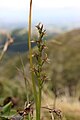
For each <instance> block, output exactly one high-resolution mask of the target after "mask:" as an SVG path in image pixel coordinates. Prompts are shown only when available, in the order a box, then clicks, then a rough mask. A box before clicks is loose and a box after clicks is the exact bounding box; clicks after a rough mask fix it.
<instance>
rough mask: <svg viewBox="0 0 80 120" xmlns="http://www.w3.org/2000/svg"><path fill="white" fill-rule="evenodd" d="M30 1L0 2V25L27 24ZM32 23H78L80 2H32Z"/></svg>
mask: <svg viewBox="0 0 80 120" xmlns="http://www.w3.org/2000/svg"><path fill="white" fill-rule="evenodd" d="M29 2H30V0H0V24H1V23H8V22H9V23H11V22H14V23H18V22H28V13H29ZM32 18H33V22H34V23H36V22H38V21H41V22H45V23H46V24H50V23H53V24H55V23H64V24H66V23H68V22H69V23H72V22H73V23H75V22H80V0H33V15H32Z"/></svg>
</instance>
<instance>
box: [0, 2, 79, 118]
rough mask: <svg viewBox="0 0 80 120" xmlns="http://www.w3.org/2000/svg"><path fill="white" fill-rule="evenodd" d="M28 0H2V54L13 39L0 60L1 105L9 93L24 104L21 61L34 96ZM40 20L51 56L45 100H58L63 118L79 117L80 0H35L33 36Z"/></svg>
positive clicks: (44, 101)
mask: <svg viewBox="0 0 80 120" xmlns="http://www.w3.org/2000/svg"><path fill="white" fill-rule="evenodd" d="M29 2H30V1H29V0H0V54H1V53H2V51H3V46H4V45H5V43H6V41H7V40H8V39H9V38H12V39H13V40H14V42H13V44H12V45H10V46H9V48H8V50H7V51H6V53H5V55H4V56H3V59H2V60H1V61H0V105H1V104H2V103H3V100H4V99H5V98H6V97H8V96H11V97H17V98H18V99H21V100H22V101H20V103H21V104H23V103H24V101H25V100H26V90H25V81H24V78H23V74H22V71H21V70H22V64H21V61H23V64H24V66H25V67H24V68H25V74H26V77H27V79H28V83H29V86H30V87H29V97H30V99H31V100H32V99H33V94H32V86H31V81H30V72H29V56H28V44H27V43H28V15H29ZM39 22H41V23H42V24H43V25H44V28H45V29H46V35H45V37H44V39H45V40H46V43H47V46H48V50H47V53H48V58H49V59H50V63H49V64H46V65H45V67H44V69H45V71H46V73H47V75H48V77H49V80H48V81H46V83H45V85H44V88H43V97H42V103H43V104H44V103H45V105H46V104H48V105H53V104H55V107H56V108H60V109H61V110H62V111H63V114H64V120H80V107H79V106H80V0H33V11H32V38H37V32H36V28H35V26H36V25H37V24H38V23H39ZM32 47H35V45H34V44H32ZM46 99H47V100H46ZM46 119H47V118H46Z"/></svg>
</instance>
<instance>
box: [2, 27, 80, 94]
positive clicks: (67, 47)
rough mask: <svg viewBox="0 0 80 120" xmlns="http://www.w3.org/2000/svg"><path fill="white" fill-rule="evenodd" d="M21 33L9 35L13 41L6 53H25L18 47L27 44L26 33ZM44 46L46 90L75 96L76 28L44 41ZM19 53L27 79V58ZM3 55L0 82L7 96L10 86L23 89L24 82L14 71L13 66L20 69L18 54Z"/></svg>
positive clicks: (79, 47) (79, 80)
mask: <svg viewBox="0 0 80 120" xmlns="http://www.w3.org/2000/svg"><path fill="white" fill-rule="evenodd" d="M25 31H26V30H24V29H23V30H22V29H21V30H15V31H13V32H12V33H11V34H12V37H14V38H15V42H14V45H12V46H11V47H10V48H9V50H10V51H12V50H13V51H15V50H16V51H18V50H22V51H25V50H24V49H27V48H24V46H23V44H22V43H24V44H26V42H27V41H26V39H27V35H26V33H27V31H26V32H25ZM55 41H56V42H55ZM16 43H17V45H16ZM19 43H20V44H19ZM47 46H48V49H47V53H48V58H49V59H50V63H49V64H46V65H45V68H44V69H45V71H46V73H47V75H48V76H49V78H50V79H49V81H46V85H47V87H48V88H49V91H53V93H55V94H56V95H62V94H65V93H67V94H68V95H70V96H73V95H74V96H75V95H78V96H79V95H80V93H79V90H80V29H76V30H72V31H69V32H67V33H64V34H61V35H58V36H57V37H55V38H53V39H49V40H48V41H47ZM13 47H14V49H13ZM18 47H19V48H18ZM15 48H16V49H15ZM23 53H24V52H23ZM23 53H22V54H21V58H22V59H23V63H24V66H25V71H26V72H25V73H26V76H27V77H28V78H29V77H30V72H29V59H28V57H27V54H25V53H24V54H23ZM6 55H7V54H5V56H4V58H3V60H2V64H1V66H0V76H1V77H0V81H1V84H2V85H3V86H4V88H5V87H7V89H8V93H10V91H11V90H13V88H14V86H16V88H18V85H19V84H20V86H24V82H23V76H21V74H20V72H19V71H17V69H16V67H18V68H20V69H21V68H22V65H21V60H20V57H19V55H18V54H15V55H13V56H12V57H9V59H8V56H6ZM8 81H9V82H10V83H9V82H8ZM5 82H6V83H5ZM4 83H5V84H4ZM16 83H17V84H16ZM18 83H19V84H18ZM9 84H13V87H12V89H11V88H10V87H8V86H10V85H9ZM44 86H45V85H44ZM47 87H46V88H47ZM44 88H45V87H44ZM9 89H10V90H9ZM18 90H20V88H18ZM20 91H21V90H20ZM10 94H11V93H10Z"/></svg>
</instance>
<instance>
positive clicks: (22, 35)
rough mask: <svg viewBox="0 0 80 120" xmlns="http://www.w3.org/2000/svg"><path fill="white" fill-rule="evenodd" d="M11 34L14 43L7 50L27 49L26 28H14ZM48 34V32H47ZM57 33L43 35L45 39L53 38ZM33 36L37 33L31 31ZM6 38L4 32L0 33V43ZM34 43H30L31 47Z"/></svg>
mask: <svg viewBox="0 0 80 120" xmlns="http://www.w3.org/2000/svg"><path fill="white" fill-rule="evenodd" d="M10 34H11V36H12V37H13V39H14V43H13V44H12V45H11V46H10V47H9V49H8V51H9V52H25V51H27V50H28V44H27V43H28V32H27V29H25V28H24V29H22V28H21V29H20V28H19V29H15V30H13V31H11V33H10ZM47 34H48V33H47ZM58 34H59V33H57V32H54V33H49V34H48V35H47V36H45V39H46V40H49V39H51V38H53V37H54V36H57V35H58ZM33 37H35V38H37V35H36V33H35V32H33ZM6 40H7V36H6V32H5V34H2V33H1V34H0V44H1V45H4V43H5V41H6ZM34 45H35V44H33V45H32V47H33V46H34Z"/></svg>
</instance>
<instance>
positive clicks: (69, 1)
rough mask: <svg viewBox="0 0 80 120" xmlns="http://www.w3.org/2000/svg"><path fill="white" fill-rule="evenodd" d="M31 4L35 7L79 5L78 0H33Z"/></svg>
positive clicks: (79, 1) (79, 0)
mask: <svg viewBox="0 0 80 120" xmlns="http://www.w3.org/2000/svg"><path fill="white" fill-rule="evenodd" d="M33 4H34V6H35V7H37V8H44V9H45V8H47V9H49V8H53V9H54V8H65V7H80V0H33Z"/></svg>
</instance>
